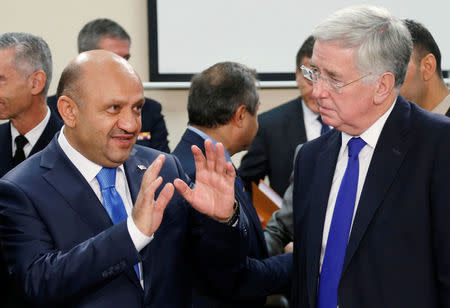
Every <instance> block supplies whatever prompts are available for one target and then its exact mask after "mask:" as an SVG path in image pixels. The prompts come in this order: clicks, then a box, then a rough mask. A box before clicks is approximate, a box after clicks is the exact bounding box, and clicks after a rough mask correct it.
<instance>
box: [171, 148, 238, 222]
mask: <svg viewBox="0 0 450 308" xmlns="http://www.w3.org/2000/svg"><path fill="white" fill-rule="evenodd" d="M205 152H206V159H205V157H204V156H203V154H202V151H201V150H200V149H199V148H198V147H197V146H195V145H194V146H192V153H193V154H194V160H195V169H196V181H195V187H194V189H192V190H191V189H190V188H189V187H188V186H187V184H186V183H185V182H183V181H182V180H180V179H176V180H175V181H174V185H175V187H176V189H177V190H178V192H179V193H180V194H181V195H182V196H183V197H184V198H185V199H186V200H187V201H188V202H189V203H190V204H191V205H192V206H193V207H194V208H195V209H196V210H197V211H199V212H201V213H203V214H206V215H208V216H210V217H211V218H213V219H215V220H219V221H227V220H228V219H229V218H230V217H231V216H232V215H233V205H234V181H235V178H236V172H235V170H234V167H233V164H232V163H231V162H226V160H225V152H224V148H223V145H222V144H221V143H217V144H216V149H215V150H214V146H213V144H212V141H211V140H205Z"/></svg>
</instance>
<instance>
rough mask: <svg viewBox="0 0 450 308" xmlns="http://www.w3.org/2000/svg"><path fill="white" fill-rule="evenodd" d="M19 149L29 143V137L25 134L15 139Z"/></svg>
mask: <svg viewBox="0 0 450 308" xmlns="http://www.w3.org/2000/svg"><path fill="white" fill-rule="evenodd" d="M14 142H15V143H16V146H17V149H23V147H24V146H25V145H26V144H27V143H28V139H27V138H26V137H25V136H24V135H19V136H17V137H16V139H14Z"/></svg>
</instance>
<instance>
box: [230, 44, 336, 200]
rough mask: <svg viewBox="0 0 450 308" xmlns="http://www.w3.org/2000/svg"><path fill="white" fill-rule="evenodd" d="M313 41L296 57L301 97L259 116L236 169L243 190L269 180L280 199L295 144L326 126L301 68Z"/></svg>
mask: <svg viewBox="0 0 450 308" xmlns="http://www.w3.org/2000/svg"><path fill="white" fill-rule="evenodd" d="M313 46H314V38H313V37H312V36H310V37H308V38H307V39H306V40H305V41H304V42H303V44H302V46H301V47H300V49H299V50H298V52H297V56H296V70H295V80H296V82H297V85H298V88H299V90H300V93H301V96H299V97H298V98H296V99H294V100H292V101H290V102H287V103H284V104H282V105H280V106H278V107H275V108H274V109H272V110H269V111H266V112H264V113H262V114H260V115H259V116H258V122H259V129H258V133H257V134H256V137H255V139H253V142H252V145H251V146H250V149H249V150H248V152H247V154H245V155H244V157H243V158H242V161H241V165H240V167H239V174H240V175H241V177H242V179H243V180H244V182H245V187H246V189H247V190H248V191H251V182H252V181H253V182H255V183H256V184H258V182H259V180H260V179H264V177H265V176H268V177H269V181H270V186H271V187H272V188H273V189H274V190H275V191H276V192H277V193H278V194H279V195H280V196H282V195H283V194H284V192H285V190H286V188H287V187H288V185H289V176H290V174H291V172H292V164H291V162H292V161H293V159H294V152H295V148H296V147H297V145H299V144H301V143H304V142H306V141H307V140H312V139H314V138H317V137H318V136H320V135H321V134H323V133H325V132H327V131H328V130H329V127H328V126H327V125H326V124H323V122H321V121H322V120H321V118H320V116H319V109H318V106H317V103H316V101H315V99H314V98H313V97H312V95H311V93H312V84H311V81H309V80H307V79H305V78H304V77H303V75H302V72H301V69H300V67H301V66H302V65H304V66H306V67H309V60H310V59H311V55H312V50H313Z"/></svg>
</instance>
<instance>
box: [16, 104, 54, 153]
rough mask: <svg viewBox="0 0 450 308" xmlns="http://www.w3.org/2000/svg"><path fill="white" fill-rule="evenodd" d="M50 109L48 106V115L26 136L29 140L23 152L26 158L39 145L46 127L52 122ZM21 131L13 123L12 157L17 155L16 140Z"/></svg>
mask: <svg viewBox="0 0 450 308" xmlns="http://www.w3.org/2000/svg"><path fill="white" fill-rule="evenodd" d="M50 113H51V111H50V108H48V106H47V114H46V115H45V117H44V119H43V120H42V121H41V122H40V123H39V124H38V125H36V126H35V127H33V129H32V130H30V131H29V132H28V133H26V134H25V138H27V140H28V143H27V144H25V146H24V147H23V152H24V153H25V157H26V158H27V157H28V156H29V155H30V152H31V150H32V149H33V147H34V145H35V144H36V143H37V141H38V140H39V138H40V137H41V135H42V133H43V132H44V130H45V127H46V126H47V123H48V121H49V120H50ZM19 135H20V133H19V131H18V130H17V129H16V128H15V127H14V125H13V124H12V123H11V142H12V147H11V149H12V155H13V156H14V154H15V153H16V149H17V146H16V142H15V139H16V137H17V136H19Z"/></svg>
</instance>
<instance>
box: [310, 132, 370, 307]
mask: <svg viewBox="0 0 450 308" xmlns="http://www.w3.org/2000/svg"><path fill="white" fill-rule="evenodd" d="M365 145H366V143H365V142H364V140H362V139H361V138H352V139H350V141H349V142H348V163H347V168H346V169H345V173H344V177H343V178H342V182H341V186H340V187H339V192H338V195H337V198H336V204H335V206H334V211H333V218H332V220H331V226H330V231H329V233H328V239H327V246H326V248H325V256H324V259H323V263H322V273H321V275H320V282H319V295H318V301H317V308H336V307H337V290H338V285H339V280H340V278H341V273H342V266H343V264H344V258H345V251H346V249H347V243H348V238H349V233H350V226H351V223H352V218H353V211H354V208H355V200H356V189H357V187H358V176H359V161H358V154H359V152H360V151H361V149H362V148H363V147H364V146H365Z"/></svg>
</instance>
